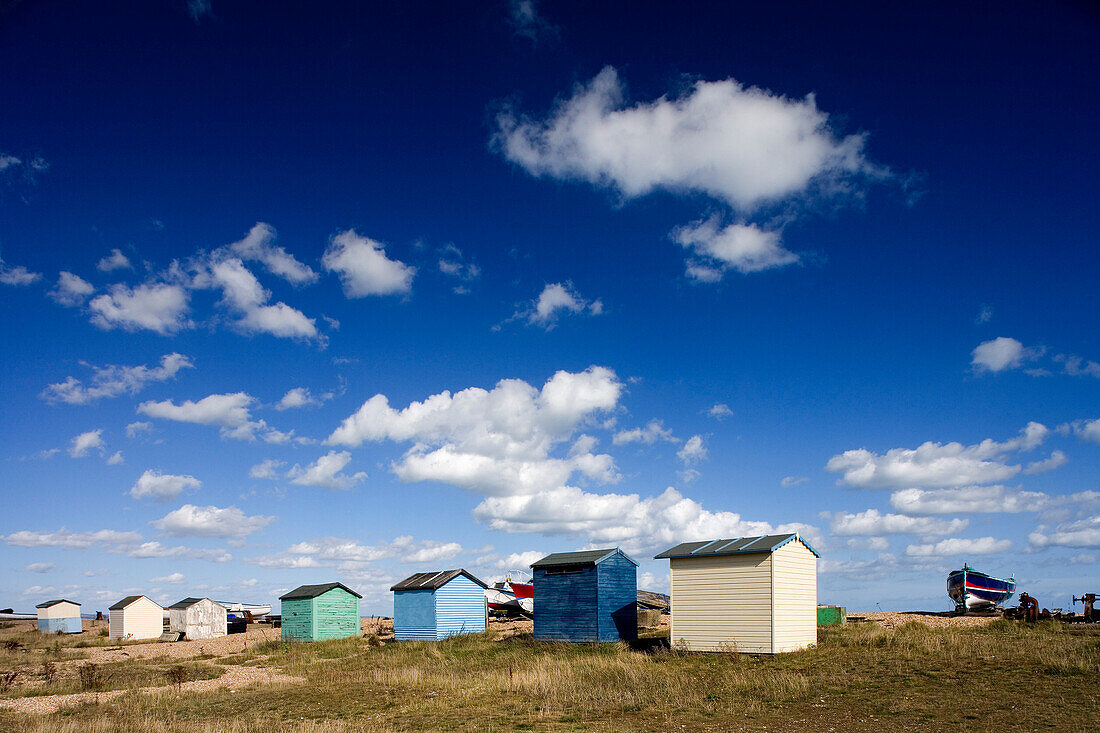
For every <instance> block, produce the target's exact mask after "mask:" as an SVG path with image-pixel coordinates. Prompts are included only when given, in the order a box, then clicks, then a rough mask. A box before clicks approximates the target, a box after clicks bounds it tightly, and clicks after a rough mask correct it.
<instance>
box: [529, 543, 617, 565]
mask: <svg viewBox="0 0 1100 733" xmlns="http://www.w3.org/2000/svg"><path fill="white" fill-rule="evenodd" d="M616 552H617V553H619V554H620V555H622V556H623V557H625V558H626V559H627V560H629V561H630V562H632V563H634V564H635V565H637V564H638V562H637V561H636V560H635V559H634V558H632V557H630V555H627V554H626V553H625V552H623V551H622V550H621V549H619V548H618V547H613V548H611V549H609V550H581V551H580V552H555V553H553V554H550V555H547V556H546V557H544V558H542V559H541V560H539V561H538V562H534V563H531V567H533V568H549V567H554V566H557V565H598V564H599V563H601V562H603V561H604V560H605V559H607V558H609V557H611V556H612V555H614V554H615V553H616Z"/></svg>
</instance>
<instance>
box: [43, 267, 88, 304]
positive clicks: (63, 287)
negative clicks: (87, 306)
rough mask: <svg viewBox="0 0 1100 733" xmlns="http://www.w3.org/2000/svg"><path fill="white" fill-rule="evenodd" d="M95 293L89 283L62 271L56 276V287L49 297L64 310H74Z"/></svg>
mask: <svg viewBox="0 0 1100 733" xmlns="http://www.w3.org/2000/svg"><path fill="white" fill-rule="evenodd" d="M94 292H95V286H94V285H92V284H91V283H90V282H88V281H87V280H85V279H84V278H82V277H80V276H79V275H74V274H72V273H71V272H65V271H64V270H62V271H61V273H60V274H59V275H58V276H57V285H55V286H54V289H53V290H51V291H50V293H49V295H50V297H51V298H53V299H54V300H55V301H57V302H58V303H59V304H60V305H63V306H65V307H66V308H75V307H77V306H80V305H83V304H84V300H85V299H86V298H87V297H88V296H89V295H91V294H92V293H94Z"/></svg>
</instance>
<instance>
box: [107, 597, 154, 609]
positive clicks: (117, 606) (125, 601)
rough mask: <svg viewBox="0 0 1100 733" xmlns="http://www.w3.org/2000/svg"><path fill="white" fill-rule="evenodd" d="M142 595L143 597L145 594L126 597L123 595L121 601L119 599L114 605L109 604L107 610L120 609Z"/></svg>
mask: <svg viewBox="0 0 1100 733" xmlns="http://www.w3.org/2000/svg"><path fill="white" fill-rule="evenodd" d="M144 597H145V596H126V597H125V598H123V599H122V600H121V601H119V602H118V603H116V604H115V605H113V606H111V607H110V608H108V609H107V610H108V611H119V610H121V609H123V608H126V607H127V606H129V605H130V604H131V603H133V602H134V601H136V600H137V599H139V598H144Z"/></svg>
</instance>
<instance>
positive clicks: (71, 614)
mask: <svg viewBox="0 0 1100 733" xmlns="http://www.w3.org/2000/svg"><path fill="white" fill-rule="evenodd" d="M34 608H35V611H36V612H37V613H38V630H39V631H44V632H46V633H47V634H79V633H80V632H81V631H83V630H84V625H83V624H82V623H81V621H80V604H79V603H77V602H76V601H67V600H65V599H64V598H59V599H58V600H56V601H46V602H45V603H39V604H38V605H37V606H35V607H34Z"/></svg>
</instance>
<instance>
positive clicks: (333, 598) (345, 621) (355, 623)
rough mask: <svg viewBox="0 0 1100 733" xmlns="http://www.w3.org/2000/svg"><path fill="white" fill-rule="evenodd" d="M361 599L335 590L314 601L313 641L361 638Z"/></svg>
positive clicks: (343, 591)
mask: <svg viewBox="0 0 1100 733" xmlns="http://www.w3.org/2000/svg"><path fill="white" fill-rule="evenodd" d="M359 634H360V625H359V599H358V598H356V597H355V596H353V595H352V594H351V593H348V592H347V591H346V590H344V589H343V588H333V589H332V590H330V591H327V592H325V593H322V594H321V595H319V596H317V597H316V598H314V599H313V640H314V641H324V640H326V639H346V638H347V637H349V636H359Z"/></svg>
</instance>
